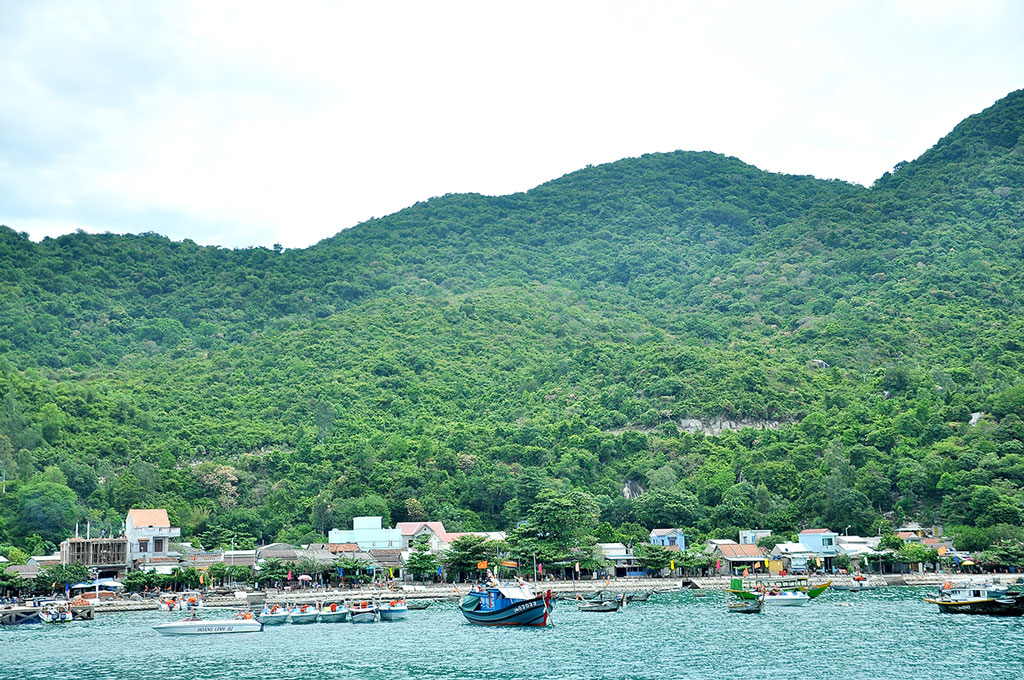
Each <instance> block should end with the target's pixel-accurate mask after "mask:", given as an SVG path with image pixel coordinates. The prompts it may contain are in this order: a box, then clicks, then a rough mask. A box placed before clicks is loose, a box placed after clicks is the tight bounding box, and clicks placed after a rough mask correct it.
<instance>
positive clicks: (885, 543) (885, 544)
mask: <svg viewBox="0 0 1024 680" xmlns="http://www.w3.org/2000/svg"><path fill="white" fill-rule="evenodd" d="M902 547H903V539H902V538H900V537H899V536H897V535H896V534H882V537H881V538H879V539H878V549H879V550H899V549H900V548H902Z"/></svg>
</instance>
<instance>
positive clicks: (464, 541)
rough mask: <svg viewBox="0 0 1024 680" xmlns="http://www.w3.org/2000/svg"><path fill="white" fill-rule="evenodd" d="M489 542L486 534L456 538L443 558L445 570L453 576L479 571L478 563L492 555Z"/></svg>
mask: <svg viewBox="0 0 1024 680" xmlns="http://www.w3.org/2000/svg"><path fill="white" fill-rule="evenodd" d="M487 542H488V541H487V537H486V536H475V535H473V534H470V535H468V536H460V537H459V538H456V539H455V540H454V541H452V544H451V547H449V548H448V550H447V551H445V553H444V556H443V558H442V559H443V560H444V567H445V570H446V571H447V572H448V573H449V574H452V575H453V576H461V575H465V574H477V573H479V572H478V570H477V566H476V565H477V563H479V562H482V561H484V560H487V559H488V557H489V556H490V555H491V550H490V546H488V545H487Z"/></svg>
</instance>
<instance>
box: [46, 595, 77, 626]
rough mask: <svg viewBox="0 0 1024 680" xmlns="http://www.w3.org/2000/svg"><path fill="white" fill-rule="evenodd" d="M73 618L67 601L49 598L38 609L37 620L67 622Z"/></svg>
mask: <svg viewBox="0 0 1024 680" xmlns="http://www.w3.org/2000/svg"><path fill="white" fill-rule="evenodd" d="M73 618H74V616H73V615H72V614H71V605H70V604H68V603H67V602H62V601H58V600H51V601H48V602H45V603H43V605H42V607H41V608H40V610H39V620H40V621H42V622H43V623H68V622H69V621H71V619H73Z"/></svg>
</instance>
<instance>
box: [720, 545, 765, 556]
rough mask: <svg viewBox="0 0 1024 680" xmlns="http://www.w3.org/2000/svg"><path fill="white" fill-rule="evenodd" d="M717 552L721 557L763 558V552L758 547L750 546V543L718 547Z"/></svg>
mask: <svg viewBox="0 0 1024 680" xmlns="http://www.w3.org/2000/svg"><path fill="white" fill-rule="evenodd" d="M718 550H719V552H721V553H722V557H726V558H729V557H758V558H761V557H764V555H765V553H764V550H763V549H762V548H761V546H759V545H752V544H750V543H737V544H734V545H720V546H718Z"/></svg>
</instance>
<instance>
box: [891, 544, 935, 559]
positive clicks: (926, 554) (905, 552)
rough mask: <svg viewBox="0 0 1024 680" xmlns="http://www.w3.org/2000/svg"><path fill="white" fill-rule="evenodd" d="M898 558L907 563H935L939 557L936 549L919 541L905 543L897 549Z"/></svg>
mask: <svg viewBox="0 0 1024 680" xmlns="http://www.w3.org/2000/svg"><path fill="white" fill-rule="evenodd" d="M896 558H897V559H898V560H899V561H900V562H904V563H906V564H923V563H925V562H928V563H934V562H935V561H936V560H938V558H939V553H938V551H936V550H929V549H928V548H926V547H924V546H923V545H921V544H919V543H904V544H903V545H901V546H900V547H899V549H898V550H897V551H896Z"/></svg>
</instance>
